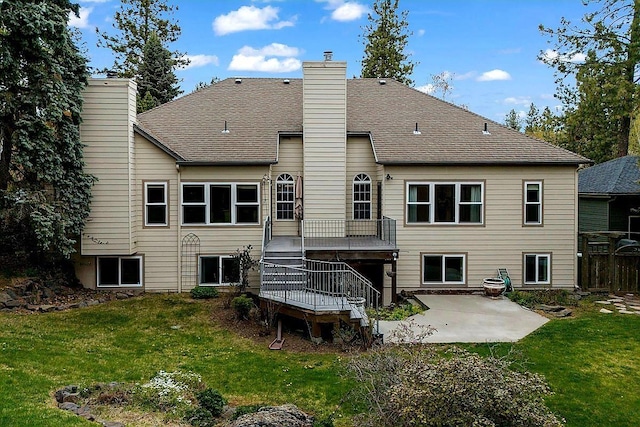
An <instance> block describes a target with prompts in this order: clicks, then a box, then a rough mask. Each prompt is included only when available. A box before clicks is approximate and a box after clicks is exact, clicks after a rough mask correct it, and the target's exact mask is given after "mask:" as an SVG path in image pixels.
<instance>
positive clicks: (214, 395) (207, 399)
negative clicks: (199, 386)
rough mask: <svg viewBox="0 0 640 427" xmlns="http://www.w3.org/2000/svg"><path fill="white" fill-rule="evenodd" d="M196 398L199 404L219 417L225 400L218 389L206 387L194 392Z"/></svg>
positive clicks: (225, 402)
mask: <svg viewBox="0 0 640 427" xmlns="http://www.w3.org/2000/svg"><path fill="white" fill-rule="evenodd" d="M196 398H197V399H198V403H199V404H200V406H201V407H202V408H204V409H206V410H207V411H209V412H210V413H211V415H213V416H214V417H219V416H220V415H221V414H222V410H223V409H224V405H226V404H227V401H226V399H225V398H224V397H222V395H221V394H220V392H219V391H218V390H215V389H212V388H207V389H205V390H202V391H200V392H198V393H196Z"/></svg>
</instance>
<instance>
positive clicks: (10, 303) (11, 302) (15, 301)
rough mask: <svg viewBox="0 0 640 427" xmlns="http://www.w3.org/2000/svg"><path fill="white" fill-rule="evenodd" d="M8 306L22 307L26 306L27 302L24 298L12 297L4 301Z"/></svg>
mask: <svg viewBox="0 0 640 427" xmlns="http://www.w3.org/2000/svg"><path fill="white" fill-rule="evenodd" d="M4 305H5V307H7V308H21V307H26V306H27V304H26V303H25V302H24V301H23V300H19V299H12V300H9V301H7V302H5V303H4Z"/></svg>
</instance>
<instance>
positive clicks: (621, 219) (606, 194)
mask: <svg viewBox="0 0 640 427" xmlns="http://www.w3.org/2000/svg"><path fill="white" fill-rule="evenodd" d="M639 159H640V157H638V156H625V157H619V158H617V159H613V160H609V161H608V162H604V163H600V164H598V165H595V166H591V167H589V168H586V169H582V170H581V171H580V172H579V173H578V229H579V231H580V232H605V231H619V232H625V233H626V236H625V237H627V238H629V239H632V240H640V168H638V160H639Z"/></svg>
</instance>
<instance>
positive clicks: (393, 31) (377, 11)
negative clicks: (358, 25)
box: [361, 0, 415, 85]
mask: <svg viewBox="0 0 640 427" xmlns="http://www.w3.org/2000/svg"><path fill="white" fill-rule="evenodd" d="M373 12H374V14H371V13H369V14H368V20H369V23H368V24H367V25H366V26H365V27H364V28H363V30H364V34H363V35H362V39H363V42H364V58H363V59H362V73H361V76H362V77H375V78H393V79H396V80H397V81H399V82H401V83H404V84H406V85H413V80H412V79H411V78H410V76H411V74H412V73H413V67H414V66H415V64H414V63H413V62H411V61H409V55H408V54H407V53H405V49H406V47H407V44H408V42H409V36H411V35H412V34H413V33H412V32H410V31H408V30H407V28H408V26H409V23H408V22H407V16H408V13H409V12H408V11H406V10H405V11H402V12H400V15H398V0H375V2H374V3H373Z"/></svg>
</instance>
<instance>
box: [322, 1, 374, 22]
mask: <svg viewBox="0 0 640 427" xmlns="http://www.w3.org/2000/svg"><path fill="white" fill-rule="evenodd" d="M316 1H317V2H320V3H326V4H327V6H326V8H325V9H328V10H331V11H332V12H331V19H333V20H334V21H340V22H349V21H355V20H357V19H360V18H362V16H364V15H366V13H367V12H368V11H369V8H368V7H367V6H365V5H364V4H361V3H358V2H356V1H344V0H316Z"/></svg>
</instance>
